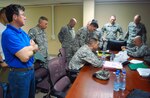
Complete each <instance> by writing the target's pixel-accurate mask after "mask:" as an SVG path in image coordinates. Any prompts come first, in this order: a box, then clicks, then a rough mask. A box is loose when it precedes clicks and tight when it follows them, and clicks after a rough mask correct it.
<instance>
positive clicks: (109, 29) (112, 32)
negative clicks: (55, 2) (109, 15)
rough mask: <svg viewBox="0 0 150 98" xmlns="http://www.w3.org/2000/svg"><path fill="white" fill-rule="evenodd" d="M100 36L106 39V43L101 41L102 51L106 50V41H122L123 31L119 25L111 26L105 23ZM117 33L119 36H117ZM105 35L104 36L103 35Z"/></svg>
mask: <svg viewBox="0 0 150 98" xmlns="http://www.w3.org/2000/svg"><path fill="white" fill-rule="evenodd" d="M101 30H102V32H103V34H102V36H104V38H106V41H103V49H104V50H106V49H107V41H108V40H122V38H123V31H122V28H121V27H120V26H119V24H116V23H115V24H113V25H112V24H111V23H107V24H105V25H104V26H103V27H102V29H101ZM118 32H119V36H117V35H118ZM104 33H106V35H105V34H104Z"/></svg>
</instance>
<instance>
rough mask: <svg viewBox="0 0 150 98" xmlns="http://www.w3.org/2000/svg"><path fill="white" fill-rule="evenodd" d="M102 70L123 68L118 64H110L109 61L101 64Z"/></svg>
mask: <svg viewBox="0 0 150 98" xmlns="http://www.w3.org/2000/svg"><path fill="white" fill-rule="evenodd" d="M103 67H104V68H110V69H122V68H123V66H122V64H121V63H119V62H110V61H105V62H104V64H103Z"/></svg>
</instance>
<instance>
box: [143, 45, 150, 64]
mask: <svg viewBox="0 0 150 98" xmlns="http://www.w3.org/2000/svg"><path fill="white" fill-rule="evenodd" d="M144 61H145V62H147V63H148V65H150V48H148V49H147V50H145V55H144Z"/></svg>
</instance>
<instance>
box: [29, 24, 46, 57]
mask: <svg viewBox="0 0 150 98" xmlns="http://www.w3.org/2000/svg"><path fill="white" fill-rule="evenodd" d="M28 35H29V37H30V38H31V39H33V40H34V41H35V43H36V44H37V45H38V47H39V50H38V52H40V53H41V54H42V55H43V57H45V58H47V57H48V41H47V37H46V32H45V31H44V30H43V29H41V28H39V27H38V26H36V27H34V28H32V29H30V30H29V32H28Z"/></svg>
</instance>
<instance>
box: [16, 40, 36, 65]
mask: <svg viewBox="0 0 150 98" xmlns="http://www.w3.org/2000/svg"><path fill="white" fill-rule="evenodd" d="M37 50H38V45H37V44H35V43H34V41H33V40H31V41H30V46H26V47H24V48H22V49H21V50H19V51H18V52H17V53H16V54H15V55H16V56H17V57H18V58H19V59H20V60H21V61H22V62H27V61H28V60H29V59H30V57H31V56H33V54H34V52H36V51H37Z"/></svg>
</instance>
